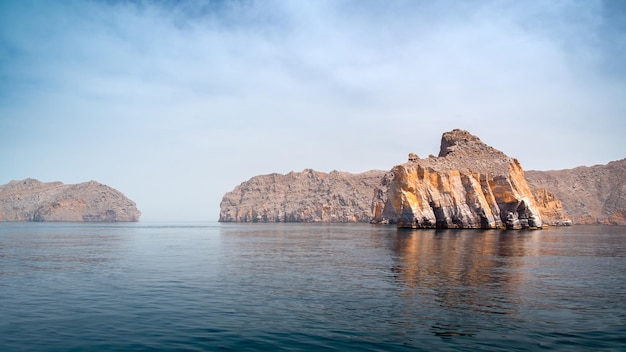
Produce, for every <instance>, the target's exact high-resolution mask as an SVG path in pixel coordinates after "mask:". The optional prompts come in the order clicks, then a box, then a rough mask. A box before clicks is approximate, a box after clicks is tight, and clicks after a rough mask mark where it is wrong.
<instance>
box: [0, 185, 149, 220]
mask: <svg viewBox="0 0 626 352" xmlns="http://www.w3.org/2000/svg"><path fill="white" fill-rule="evenodd" d="M140 216H141V212H139V210H137V207H136V205H135V203H134V202H133V201H131V200H130V199H128V198H127V197H126V196H124V195H123V194H122V193H120V192H119V191H117V190H115V189H113V188H111V187H108V186H106V185H103V184H100V183H98V182H95V181H90V182H84V183H80V184H76V185H66V184H63V183H61V182H49V183H44V182H40V181H38V180H35V179H26V180H22V181H11V182H9V183H8V184H6V185H1V186H0V221H78V222H83V221H84V222H115V221H139V217H140Z"/></svg>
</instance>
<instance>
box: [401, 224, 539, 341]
mask: <svg viewBox="0 0 626 352" xmlns="http://www.w3.org/2000/svg"><path fill="white" fill-rule="evenodd" d="M529 239H530V236H529V235H528V234H527V233H525V232H519V231H515V232H510V231H499V230H485V231H482V230H476V231H473V230H472V231H467V230H465V231H464V230H399V231H398V232H397V233H396V234H395V236H394V241H393V246H392V249H393V252H394V254H395V256H394V257H395V258H396V260H397V261H396V264H395V265H394V266H393V267H392V268H391V270H392V271H393V272H394V273H395V274H396V278H397V280H398V282H399V283H400V284H401V285H403V286H404V287H405V290H404V292H403V293H402V296H403V297H404V298H405V299H406V301H407V304H408V305H409V306H411V305H413V304H416V305H417V306H415V307H413V309H415V310H422V309H423V308H424V307H425V306H426V307H430V308H432V309H445V310H448V311H450V312H455V316H453V318H452V319H446V320H443V321H436V320H437V319H435V322H434V324H433V325H432V332H433V333H434V334H436V335H437V336H442V337H450V336H473V335H474V334H475V333H476V332H478V331H480V330H481V329H482V328H483V327H486V326H487V322H488V320H489V319H492V318H493V315H514V314H516V313H517V311H518V307H519V303H520V300H521V297H520V295H519V293H518V292H517V288H518V286H519V284H520V280H521V275H522V274H521V270H520V269H521V267H522V266H523V264H524V262H523V261H522V260H521V257H523V256H524V255H526V252H527V250H526V243H527V242H528V241H529ZM472 312H473V313H472ZM472 315H475V316H478V317H482V318H481V319H478V320H477V319H473V323H472V324H468V323H467V322H465V321H466V320H467V319H466V317H467V316H472ZM481 320H483V321H482V323H485V324H484V326H481V324H480V323H481ZM477 322H478V324H476V323H477Z"/></svg>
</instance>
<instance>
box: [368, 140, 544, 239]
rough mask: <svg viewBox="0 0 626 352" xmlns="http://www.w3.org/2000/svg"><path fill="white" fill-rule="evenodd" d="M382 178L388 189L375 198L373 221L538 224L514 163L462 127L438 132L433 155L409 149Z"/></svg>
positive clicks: (408, 224) (441, 225)
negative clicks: (437, 146)
mask: <svg viewBox="0 0 626 352" xmlns="http://www.w3.org/2000/svg"><path fill="white" fill-rule="evenodd" d="M383 182H384V183H387V184H388V189H387V193H386V195H384V194H381V197H379V198H378V199H377V200H375V205H374V209H375V212H376V213H377V214H376V215H377V216H376V217H374V221H376V222H390V223H396V224H397V225H398V227H410V228H503V227H506V228H513V229H518V228H527V227H530V228H540V227H542V225H543V222H542V219H541V214H540V211H539V208H538V207H537V205H536V202H535V197H534V196H533V194H532V192H531V191H530V188H529V187H528V184H527V183H526V180H525V178H524V171H523V170H522V167H521V165H520V163H519V162H518V161H517V160H516V159H514V158H511V157H508V156H506V155H505V154H504V153H502V152H500V151H498V150H496V149H494V148H492V147H490V146H487V145H486V144H484V143H483V142H482V141H481V140H480V139H479V138H478V137H476V136H473V135H471V134H470V133H469V132H467V131H463V130H453V131H451V132H447V133H444V134H443V137H442V140H441V147H440V152H439V156H438V157H434V156H430V157H428V158H424V159H420V158H419V157H417V155H415V154H410V155H409V161H408V162H407V163H405V164H402V165H397V166H395V167H394V168H393V169H392V170H391V173H390V174H389V175H387V176H386V178H385V179H384V180H383ZM385 197H386V199H385ZM381 208H382V209H381Z"/></svg>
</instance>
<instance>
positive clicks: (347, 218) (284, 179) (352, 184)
mask: <svg viewBox="0 0 626 352" xmlns="http://www.w3.org/2000/svg"><path fill="white" fill-rule="evenodd" d="M384 174H385V171H377V170H373V171H368V172H364V173H361V174H351V173H348V172H340V171H332V172H330V173H324V172H319V171H314V170H311V169H306V170H304V171H302V172H290V173H288V174H286V175H282V174H276V173H274V174H270V175H262V176H255V177H253V178H251V179H250V180H248V181H246V182H243V183H242V184H240V185H239V186H237V187H235V189H234V190H233V191H231V192H228V193H227V194H226V195H224V197H223V198H222V202H221V204H220V217H219V221H221V222H370V221H371V220H372V219H373V217H372V208H371V207H372V199H373V198H374V196H375V194H376V193H377V192H378V191H380V180H381V178H382V176H383V175H384Z"/></svg>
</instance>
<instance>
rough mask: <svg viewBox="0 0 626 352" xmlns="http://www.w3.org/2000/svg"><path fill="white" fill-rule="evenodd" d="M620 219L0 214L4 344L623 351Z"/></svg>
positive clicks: (624, 255) (624, 258)
mask: <svg viewBox="0 0 626 352" xmlns="http://www.w3.org/2000/svg"><path fill="white" fill-rule="evenodd" d="M625 349H626V228H624V227H602V226H573V227H560V228H557V227H553V228H550V229H546V230H537V231H499V230H399V229H396V228H395V227H394V226H374V225H366V224H345V225H338V224H222V223H206V224H173V225H167V224H151V223H129V224H121V225H120V224H70V223H55V224H50V223H45V224H42V223H1V224H0V350H1V351H259V350H272V351H325V350H327V351H350V350H352V351H476V350H483V351H544V350H545V351H624V350H625Z"/></svg>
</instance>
